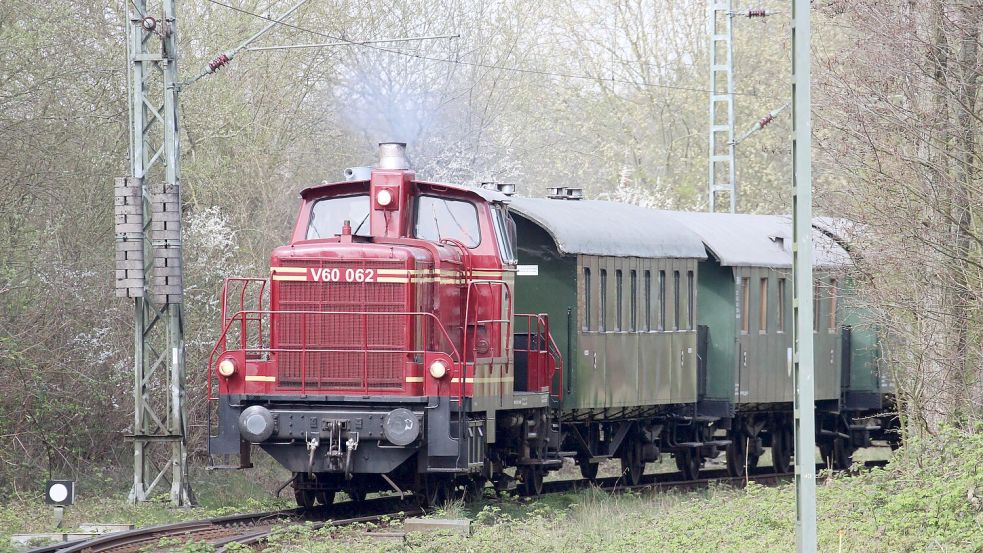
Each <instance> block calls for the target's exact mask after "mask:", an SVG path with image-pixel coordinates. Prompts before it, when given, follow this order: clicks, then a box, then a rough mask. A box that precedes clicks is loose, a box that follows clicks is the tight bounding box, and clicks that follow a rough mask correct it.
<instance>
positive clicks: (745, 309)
mask: <svg viewBox="0 0 983 553" xmlns="http://www.w3.org/2000/svg"><path fill="white" fill-rule="evenodd" d="M740 279H741V307H740V309H741V334H747V333H748V332H750V331H751V279H749V278H746V277H740Z"/></svg>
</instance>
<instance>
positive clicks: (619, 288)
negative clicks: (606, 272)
mask: <svg viewBox="0 0 983 553" xmlns="http://www.w3.org/2000/svg"><path fill="white" fill-rule="evenodd" d="M623 276H624V275H623V274H622V272H621V269H616V270H615V271H614V286H615V292H616V294H615V297H616V298H617V300H616V302H617V303H616V304H615V307H614V330H615V332H621V331H622V330H624V329H625V325H624V320H625V319H624V305H625V296H624V293H623V291H624V285H623V283H624V278H622V277H623Z"/></svg>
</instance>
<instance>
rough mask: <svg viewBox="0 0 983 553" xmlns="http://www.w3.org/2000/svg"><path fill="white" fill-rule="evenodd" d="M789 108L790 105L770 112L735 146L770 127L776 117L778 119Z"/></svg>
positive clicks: (736, 142)
mask: <svg viewBox="0 0 983 553" xmlns="http://www.w3.org/2000/svg"><path fill="white" fill-rule="evenodd" d="M787 107H788V104H785V105H784V106H782V107H780V108H778V109H776V110H774V111H771V112H769V113H768V115H765V116H764V117H762V118H761V119H758V122H757V123H755V124H754V126H753V127H751V128H750V129H748V131H747V132H746V133H744V134H743V135H741V137H740V138H738V139H737V140H735V141H734V144H740V143H741V142H744V140H745V139H747V138H748V137H749V136H751V135H752V134H754V133H756V132H758V131H760V130H761V129H763V128H765V127H766V126H768V125H769V124H770V123H771V122H772V121H774V120H775V118H776V117H778V115H779V114H781V113H782V112H783V111H785V109H786V108H787Z"/></svg>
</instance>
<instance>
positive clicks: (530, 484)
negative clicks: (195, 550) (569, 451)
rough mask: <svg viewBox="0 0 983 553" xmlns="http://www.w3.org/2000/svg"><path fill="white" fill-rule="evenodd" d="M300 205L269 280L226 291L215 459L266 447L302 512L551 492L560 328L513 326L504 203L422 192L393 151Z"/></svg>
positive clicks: (511, 261)
mask: <svg viewBox="0 0 983 553" xmlns="http://www.w3.org/2000/svg"><path fill="white" fill-rule="evenodd" d="M301 197H302V200H303V201H302V204H301V208H300V213H299V215H298V217H297V223H296V226H295V228H294V231H293V236H292V239H291V241H290V244H289V245H287V246H283V247H280V248H277V249H276V250H274V251H273V254H272V259H271V272H270V277H269V278H268V279H267V278H264V279H243V278H234V279H229V280H228V281H227V282H226V285H225V288H224V290H223V295H222V321H223V331H222V336H221V339H220V340H219V343H218V344H217V345H216V347H215V349H214V351H213V353H212V358H211V360H210V361H209V369H210V375H209V382H210V396H211V399H213V400H217V403H218V415H219V420H218V433H217V435H216V436H212V437H211V438H210V440H209V448H210V453H211V454H213V455H214V454H234V453H239V454H241V455H242V456H243V459H242V461H243V464H244V465H245V464H248V451H249V447H250V444H257V445H259V446H260V447H262V448H263V449H264V450H265V451H266V452H267V453H269V454H270V455H271V456H272V457H274V458H275V459H276V460H277V461H278V462H279V463H281V464H282V465H284V466H285V467H287V468H288V469H289V470H290V471H292V472H293V473H294V475H295V477H294V481H293V486H294V490H295V496H296V498H297V502H298V504H300V505H301V506H305V507H310V506H312V505H314V504H315V503H322V504H328V503H330V502H331V501H333V498H334V494H335V493H336V492H338V491H344V492H346V493H347V494H348V495H349V496H351V497H352V498H355V499H359V498H363V497H364V496H365V494H366V493H367V492H373V491H378V490H394V491H396V492H398V493H400V494H404V493H413V494H417V495H418V496H420V497H422V498H423V500H424V502H425V503H428V504H433V503H436V502H439V501H441V500H443V499H444V498H446V497H448V496H449V495H450V494H451V493H452V492H453V491H454V490H455V489H458V488H463V489H464V490H465V491H468V490H470V491H471V492H472V493H475V492H478V491H479V490H481V489H482V488H483V487H484V486H485V484H486V483H487V482H488V481H489V480H490V481H492V482H493V483H494V484H495V486H496V487H497V488H499V489H508V488H513V487H515V485H516V484H518V485H519V486H521V487H522V488H524V490H525V491H526V492H527V493H538V492H539V491H540V490H541V488H542V481H543V476H544V474H545V473H546V471H548V470H550V469H551V468H556V467H558V466H559V465H560V464H561V460H560V459H559V457H557V455H556V452H557V450H558V449H559V443H558V442H559V427H560V425H559V421H557V420H554V419H555V415H551V413H558V412H559V411H558V410H557V409H555V408H551V407H555V406H556V402H557V401H559V399H560V398H559V394H560V393H561V390H562V385H561V382H562V376H561V357H560V355H559V354H558V351H557V348H556V346H555V344H554V343H553V340H552V337H551V336H550V332H549V321H548V319H547V317H545V316H544V315H538V314H515V313H513V298H514V296H513V284H514V280H515V272H516V245H515V227H514V224H513V222H512V220H511V219H510V217H509V214H508V211H507V209H506V207H505V202H506V201H507V196H505V195H504V194H500V193H498V192H495V191H490V190H483V189H475V188H465V187H459V186H451V185H446V184H435V183H428V182H420V181H417V180H415V175H414V173H413V172H412V171H411V170H410V169H409V164H408V161H407V159H406V155H405V145H404V144H399V143H387V144H381V145H380V160H379V163H378V164H377V166H376V168H374V169H372V170H371V174H370V175H368V178H367V179H363V180H357V179H352V180H349V181H345V182H337V183H331V184H321V185H318V186H313V187H310V188H307V189H305V190H304V191H303V192H302V193H301ZM550 452H551V453H550ZM507 467H517V468H518V470H517V471H516V476H515V477H513V476H510V475H509V474H507V473H506V472H505V469H506V468H507Z"/></svg>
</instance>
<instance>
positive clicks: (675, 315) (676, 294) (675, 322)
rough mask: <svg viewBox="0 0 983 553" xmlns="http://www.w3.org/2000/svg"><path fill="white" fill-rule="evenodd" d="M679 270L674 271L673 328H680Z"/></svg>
mask: <svg viewBox="0 0 983 553" xmlns="http://www.w3.org/2000/svg"><path fill="white" fill-rule="evenodd" d="M679 309H680V303H679V271H673V272H672V315H673V317H672V318H673V321H672V322H673V326H672V329H673V330H679V320H680V319H679Z"/></svg>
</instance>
